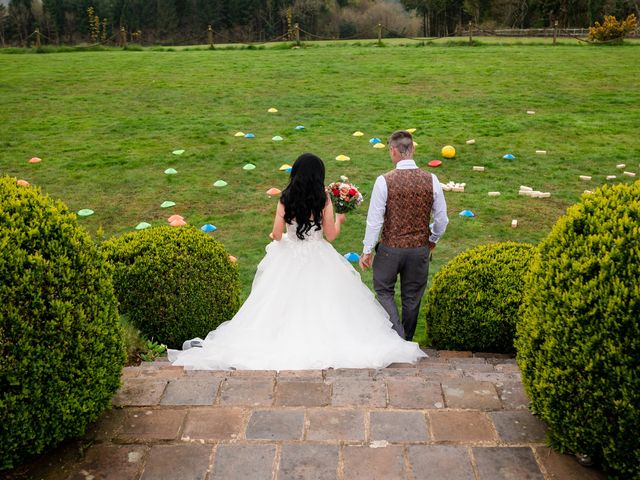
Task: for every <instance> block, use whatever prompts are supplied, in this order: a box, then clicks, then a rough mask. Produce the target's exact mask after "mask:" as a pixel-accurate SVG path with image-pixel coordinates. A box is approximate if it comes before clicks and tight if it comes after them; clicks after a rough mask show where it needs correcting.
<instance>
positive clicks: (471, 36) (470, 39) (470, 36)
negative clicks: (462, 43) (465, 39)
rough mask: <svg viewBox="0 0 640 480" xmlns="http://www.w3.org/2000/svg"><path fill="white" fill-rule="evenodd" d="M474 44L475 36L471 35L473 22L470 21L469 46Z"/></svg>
mask: <svg viewBox="0 0 640 480" xmlns="http://www.w3.org/2000/svg"><path fill="white" fill-rule="evenodd" d="M471 43H473V34H472V33H471V20H469V44H471Z"/></svg>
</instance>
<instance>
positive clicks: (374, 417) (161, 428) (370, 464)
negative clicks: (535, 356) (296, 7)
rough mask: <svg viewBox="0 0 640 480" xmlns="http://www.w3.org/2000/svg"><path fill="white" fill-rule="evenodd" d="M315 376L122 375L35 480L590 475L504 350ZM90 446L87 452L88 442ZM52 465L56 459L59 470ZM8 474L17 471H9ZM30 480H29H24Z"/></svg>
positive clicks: (595, 476)
mask: <svg viewBox="0 0 640 480" xmlns="http://www.w3.org/2000/svg"><path fill="white" fill-rule="evenodd" d="M427 353H429V355H430V357H429V358H425V359H422V360H421V361H420V362H419V363H418V364H417V365H410V364H394V365H391V366H390V367H388V368H385V369H380V370H374V369H362V370H357V369H337V370H333V369H330V370H325V371H320V370H315V371H304V372H295V371H281V372H275V371H255V372H251V371H226V372H224V371H215V372H208V371H184V370H183V369H182V368H179V367H173V366H171V365H170V364H169V363H168V362H166V361H156V362H153V363H144V364H142V365H140V366H138V367H127V368H125V370H124V372H123V378H122V380H123V385H122V388H121V389H120V391H119V392H118V393H117V394H116V395H115V397H114V399H113V405H114V408H113V409H111V410H110V411H108V412H106V413H105V415H103V417H102V418H101V419H100V420H99V421H98V422H97V423H96V424H95V425H93V426H92V427H91V428H90V429H89V431H88V433H87V434H86V436H85V438H83V439H82V440H81V441H80V443H79V444H80V445H82V446H83V447H85V448H84V449H83V450H82V451H81V453H76V454H75V455H71V454H68V453H66V454H64V455H63V454H60V455H59V456H55V455H52V456H50V459H49V460H47V463H46V465H44V466H43V465H40V466H39V467H38V468H37V469H35V470H33V471H32V472H31V474H32V477H38V478H42V479H46V480H97V479H117V480H129V479H131V480H138V479H142V480H151V479H153V480H163V479H167V480H175V479H180V480H190V479H193V480H196V479H199V480H226V479H230V480H242V479H248V480H261V479H265V480H289V479H291V480H293V479H303V480H306V479H322V480H324V479H327V480H332V479H336V480H361V479H362V480H364V479H367V480H374V479H388V480H396V479H397V480H431V479H435V480H463V479H464V480H501V479H504V480H507V479H509V480H520V479H522V480H525V479H532V480H534V479H558V480H574V479H575V480H578V479H580V480H582V479H585V480H599V479H604V478H606V476H605V475H604V474H602V472H600V471H599V470H597V469H590V468H585V467H582V466H580V465H579V464H578V463H577V462H576V461H575V459H574V457H572V456H568V455H561V454H558V453H556V452H554V451H553V450H551V449H549V448H548V447H546V444H545V432H546V426H545V425H544V424H543V422H541V421H540V420H539V419H538V418H537V417H535V416H533V415H532V414H531V413H530V412H529V411H528V408H527V406H528V399H527V397H526V394H525V393H524V389H523V388H522V383H521V379H520V372H519V370H518V367H517V365H516V363H515V360H514V359H513V358H510V357H509V356H507V355H491V354H472V353H471V352H450V351H435V350H428V351H427ZM86 447H88V448H86ZM56 458H60V460H59V463H57V462H56ZM14 478H19V477H14ZM25 478H29V477H25Z"/></svg>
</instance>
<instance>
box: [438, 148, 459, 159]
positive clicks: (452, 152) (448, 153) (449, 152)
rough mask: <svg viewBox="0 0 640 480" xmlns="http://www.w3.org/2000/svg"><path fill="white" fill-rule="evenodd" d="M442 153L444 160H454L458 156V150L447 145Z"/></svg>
mask: <svg viewBox="0 0 640 480" xmlns="http://www.w3.org/2000/svg"><path fill="white" fill-rule="evenodd" d="M441 153H442V156H443V157H444V158H453V157H455V156H456V149H455V148H453V147H452V146H451V145H445V146H444V147H442V152H441Z"/></svg>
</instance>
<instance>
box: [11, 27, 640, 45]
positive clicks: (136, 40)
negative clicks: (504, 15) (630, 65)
mask: <svg viewBox="0 0 640 480" xmlns="http://www.w3.org/2000/svg"><path fill="white" fill-rule="evenodd" d="M489 36H490V37H498V38H500V37H504V38H553V43H554V44H555V43H556V39H557V38H572V39H575V40H577V41H579V42H585V43H598V44H602V43H619V42H620V39H612V40H605V41H594V40H591V39H590V38H589V29H588V28H559V27H558V26H557V25H556V26H554V27H551V28H529V29H495V30H490V29H486V28H483V27H482V26H478V25H473V24H472V23H471V22H469V24H468V25H467V28H466V29H464V28H462V27H460V26H459V27H458V28H457V29H456V30H455V31H453V32H452V33H449V34H448V35H443V36H438V37H415V36H411V35H407V34H405V33H404V32H398V31H396V30H393V29H390V28H388V27H387V26H385V25H382V24H378V25H377V26H375V27H371V28H370V29H367V30H364V31H360V32H358V33H356V34H354V35H351V36H347V37H344V36H343V37H341V36H338V35H334V36H330V35H319V34H316V33H313V32H308V31H306V30H304V29H303V28H301V27H300V26H299V25H298V24H295V25H294V26H293V28H291V29H290V30H289V31H287V32H285V33H284V34H282V35H278V36H276V37H272V38H264V39H261V40H258V41H254V40H239V39H237V38H235V37H233V36H232V35H230V34H228V33H226V32H214V30H213V28H212V27H211V26H209V28H208V30H206V31H205V32H203V33H194V34H192V35H189V36H186V37H182V38H180V40H179V41H172V42H163V41H157V40H155V39H153V38H149V39H146V38H144V36H143V35H142V32H140V31H137V32H127V31H126V30H125V29H124V27H122V28H121V29H120V31H117V32H115V33H113V34H112V35H111V36H110V37H108V38H104V39H101V40H100V41H93V42H91V43H89V44H84V45H83V46H84V47H89V48H91V47H98V46H114V47H128V46H129V45H130V44H133V45H141V46H188V45H208V46H209V47H210V48H215V47H216V46H224V45H230V44H234V45H247V46H252V45H253V46H256V45H265V44H269V43H279V42H280V43H282V42H290V43H295V44H296V45H298V46H300V45H301V42H313V41H348V40H375V39H376V38H377V41H378V43H382V41H383V40H386V39H389V38H400V39H406V40H411V41H415V42H422V43H425V42H432V41H435V40H439V39H446V38H449V39H451V38H456V37H458V38H463V37H468V39H469V42H472V41H473V37H489ZM626 38H640V27H639V28H637V29H636V30H635V31H634V32H631V33H629V34H627V35H626ZM23 42H24V43H25V45H26V46H35V47H36V48H40V47H41V46H43V45H57V44H58V42H55V41H54V40H52V39H51V38H49V37H48V36H46V35H45V34H43V33H42V32H40V30H39V29H36V30H35V31H33V32H32V33H30V34H29V35H28V36H27V37H26V38H25V39H24V40H23Z"/></svg>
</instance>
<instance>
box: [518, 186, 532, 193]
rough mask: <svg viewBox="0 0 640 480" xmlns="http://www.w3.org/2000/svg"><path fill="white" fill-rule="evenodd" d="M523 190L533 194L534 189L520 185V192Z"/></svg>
mask: <svg viewBox="0 0 640 480" xmlns="http://www.w3.org/2000/svg"><path fill="white" fill-rule="evenodd" d="M522 190H526V191H529V192H533V188H531V187H527V186H525V185H520V191H522Z"/></svg>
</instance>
